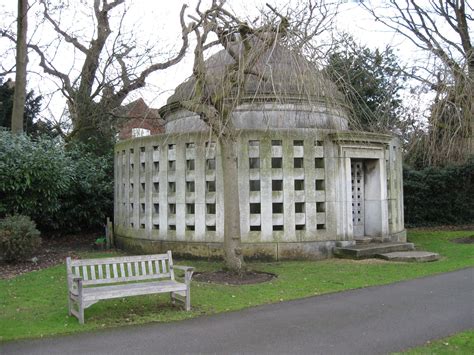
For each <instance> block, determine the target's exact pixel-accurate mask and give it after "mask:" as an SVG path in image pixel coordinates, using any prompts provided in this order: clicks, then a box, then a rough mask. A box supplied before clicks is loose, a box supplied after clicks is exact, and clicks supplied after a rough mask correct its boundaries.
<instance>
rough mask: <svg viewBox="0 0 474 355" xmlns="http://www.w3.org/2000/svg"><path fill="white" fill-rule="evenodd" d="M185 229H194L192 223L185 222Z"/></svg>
mask: <svg viewBox="0 0 474 355" xmlns="http://www.w3.org/2000/svg"><path fill="white" fill-rule="evenodd" d="M186 230H187V231H193V230H194V225H191V224H186Z"/></svg>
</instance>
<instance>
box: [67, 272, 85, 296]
mask: <svg viewBox="0 0 474 355" xmlns="http://www.w3.org/2000/svg"><path fill="white" fill-rule="evenodd" d="M69 279H70V280H71V286H70V290H69V291H70V292H72V293H75V292H77V294H78V295H81V294H82V277H72V276H70V277H69Z"/></svg>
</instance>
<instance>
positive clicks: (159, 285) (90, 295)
mask: <svg viewBox="0 0 474 355" xmlns="http://www.w3.org/2000/svg"><path fill="white" fill-rule="evenodd" d="M180 291H186V285H185V284H183V283H180V282H176V281H171V280H167V281H160V282H147V283H137V284H127V285H112V286H104V287H92V288H85V289H84V290H83V298H84V301H86V302H89V301H97V300H105V299H110V298H119V297H126V296H138V295H148V294H152V293H164V292H180Z"/></svg>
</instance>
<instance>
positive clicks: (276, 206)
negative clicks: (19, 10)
mask: <svg viewBox="0 0 474 355" xmlns="http://www.w3.org/2000/svg"><path fill="white" fill-rule="evenodd" d="M272 213H283V203H279V202H274V203H272Z"/></svg>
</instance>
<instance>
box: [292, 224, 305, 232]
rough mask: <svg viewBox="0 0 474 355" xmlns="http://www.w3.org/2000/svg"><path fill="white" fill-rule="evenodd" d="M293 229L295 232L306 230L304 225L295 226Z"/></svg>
mask: <svg viewBox="0 0 474 355" xmlns="http://www.w3.org/2000/svg"><path fill="white" fill-rule="evenodd" d="M295 229H296V230H297V231H304V230H305V229H306V225H305V224H296V225H295Z"/></svg>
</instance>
